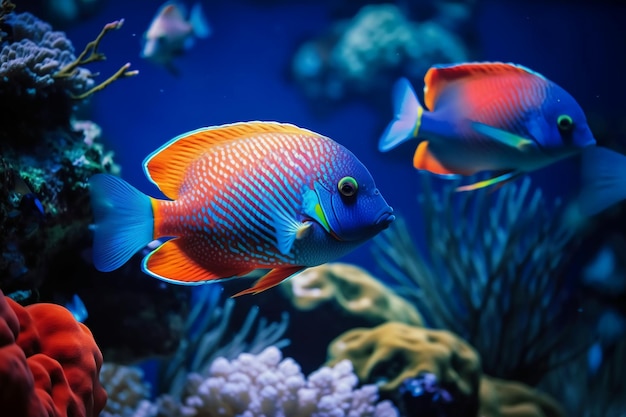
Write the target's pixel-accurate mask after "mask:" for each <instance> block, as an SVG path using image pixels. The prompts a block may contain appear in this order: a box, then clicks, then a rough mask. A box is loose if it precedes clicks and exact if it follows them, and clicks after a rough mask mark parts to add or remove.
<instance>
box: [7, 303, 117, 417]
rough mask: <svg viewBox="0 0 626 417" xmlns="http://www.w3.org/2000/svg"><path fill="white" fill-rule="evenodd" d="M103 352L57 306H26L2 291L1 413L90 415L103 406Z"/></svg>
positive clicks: (33, 416) (86, 331) (52, 416)
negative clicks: (100, 373) (101, 381)
mask: <svg viewBox="0 0 626 417" xmlns="http://www.w3.org/2000/svg"><path fill="white" fill-rule="evenodd" d="M101 365H102V354H101V353H100V350H99V349H98V346H97V345H96V343H95V341H94V339H93V337H92V335H91V332H90V331H89V329H87V327H85V326H84V325H82V324H81V323H79V322H77V321H76V320H75V319H74V317H73V316H72V314H71V313H70V312H69V311H68V310H66V309H65V308H63V307H61V306H58V305H54V304H44V303H42V304H35V305H32V306H29V307H26V308H24V307H22V306H20V305H19V304H17V303H16V302H14V301H13V300H11V299H10V298H8V297H4V296H3V294H2V292H1V291H0V387H2V389H1V390H0V409H1V410H2V415H6V416H23V417H39V416H50V417H91V416H97V415H98V414H99V413H100V411H101V410H102V409H103V408H104V404H105V402H106V393H105V391H104V389H103V388H102V386H101V385H100V382H99V379H98V374H99V372H100V366H101Z"/></svg>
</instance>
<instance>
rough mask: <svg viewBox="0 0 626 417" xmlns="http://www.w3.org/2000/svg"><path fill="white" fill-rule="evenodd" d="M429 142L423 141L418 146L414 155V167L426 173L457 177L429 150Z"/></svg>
mask: <svg viewBox="0 0 626 417" xmlns="http://www.w3.org/2000/svg"><path fill="white" fill-rule="evenodd" d="M428 145H429V143H428V141H427V140H425V141H422V142H420V144H419V145H417V149H416V150H415V154H414V155H413V166H414V167H415V168H417V169H421V170H424V171H429V172H432V173H433V174H439V175H455V176H456V173H455V172H452V171H451V170H449V169H448V168H446V167H445V166H443V164H442V163H441V162H439V160H438V159H437V158H436V157H435V156H434V155H433V154H432V152H430V151H429V150H428Z"/></svg>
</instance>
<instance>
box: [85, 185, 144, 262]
mask: <svg viewBox="0 0 626 417" xmlns="http://www.w3.org/2000/svg"><path fill="white" fill-rule="evenodd" d="M89 189H90V194H91V206H92V208H93V213H94V217H95V227H94V243H93V263H94V265H95V267H96V268H97V269H98V270H99V271H103V272H108V271H113V270H114V269H117V268H119V267H120V266H122V265H123V264H124V263H126V261H128V260H129V259H130V258H131V256H133V255H134V254H135V253H137V252H138V251H139V250H141V249H142V248H144V247H145V246H146V245H147V244H148V243H150V242H151V241H152V240H153V229H154V217H153V214H152V202H151V199H150V197H148V196H147V195H145V194H143V193H142V192H141V191H139V190H137V189H136V188H134V187H133V186H131V185H130V184H128V183H127V182H126V181H124V180H123V179H121V178H118V177H115V176H113V175H108V174H97V175H94V176H93V177H91V178H90V179H89Z"/></svg>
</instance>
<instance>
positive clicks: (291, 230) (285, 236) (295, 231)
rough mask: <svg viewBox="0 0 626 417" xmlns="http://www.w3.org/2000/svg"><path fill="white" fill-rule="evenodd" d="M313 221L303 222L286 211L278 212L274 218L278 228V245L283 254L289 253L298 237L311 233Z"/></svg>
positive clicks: (275, 226) (275, 225)
mask: <svg viewBox="0 0 626 417" xmlns="http://www.w3.org/2000/svg"><path fill="white" fill-rule="evenodd" d="M310 227H311V222H301V221H298V220H296V219H294V218H293V217H291V216H290V215H288V214H286V213H279V214H277V217H276V219H275V220H274V228H275V229H276V247H277V248H278V250H279V251H280V253H282V254H283V255H287V254H288V253H289V252H290V251H291V248H292V247H293V244H294V242H295V241H296V239H302V238H304V237H306V235H307V234H308V233H309V230H310Z"/></svg>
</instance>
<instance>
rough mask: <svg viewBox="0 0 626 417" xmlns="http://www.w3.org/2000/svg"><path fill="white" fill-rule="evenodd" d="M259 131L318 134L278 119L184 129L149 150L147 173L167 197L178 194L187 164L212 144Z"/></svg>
mask: <svg viewBox="0 0 626 417" xmlns="http://www.w3.org/2000/svg"><path fill="white" fill-rule="evenodd" d="M262 134H297V135H306V136H315V137H319V136H320V135H319V134H317V133H315V132H312V131H310V130H307V129H302V128H300V127H297V126H295V125H291V124H287V123H277V122H241V123H232V124H227V125H221V126H211V127H205V128H201V129H197V130H193V131H191V132H187V133H183V134H182V135H179V136H177V137H175V138H174V139H172V140H170V141H169V142H167V143H165V144H164V145H163V146H161V147H160V148H158V149H157V150H155V151H154V152H152V153H151V154H150V155H148V157H147V158H146V159H145V160H144V162H143V168H144V172H145V174H146V176H147V177H148V178H149V179H150V180H151V181H152V182H153V183H155V184H156V185H157V186H158V187H159V189H160V190H161V191H162V192H163V194H165V195H166V196H167V197H168V198H170V199H173V200H175V199H176V198H178V195H179V190H180V187H181V185H182V183H183V180H184V179H185V173H186V171H187V168H188V167H189V165H190V164H191V163H192V162H193V161H195V160H196V159H198V158H200V157H201V156H202V155H203V154H204V153H206V152H209V151H210V149H211V148H212V147H214V146H217V145H220V144H224V143H227V142H231V141H234V140H241V139H246V138H250V137H253V136H256V135H262Z"/></svg>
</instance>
